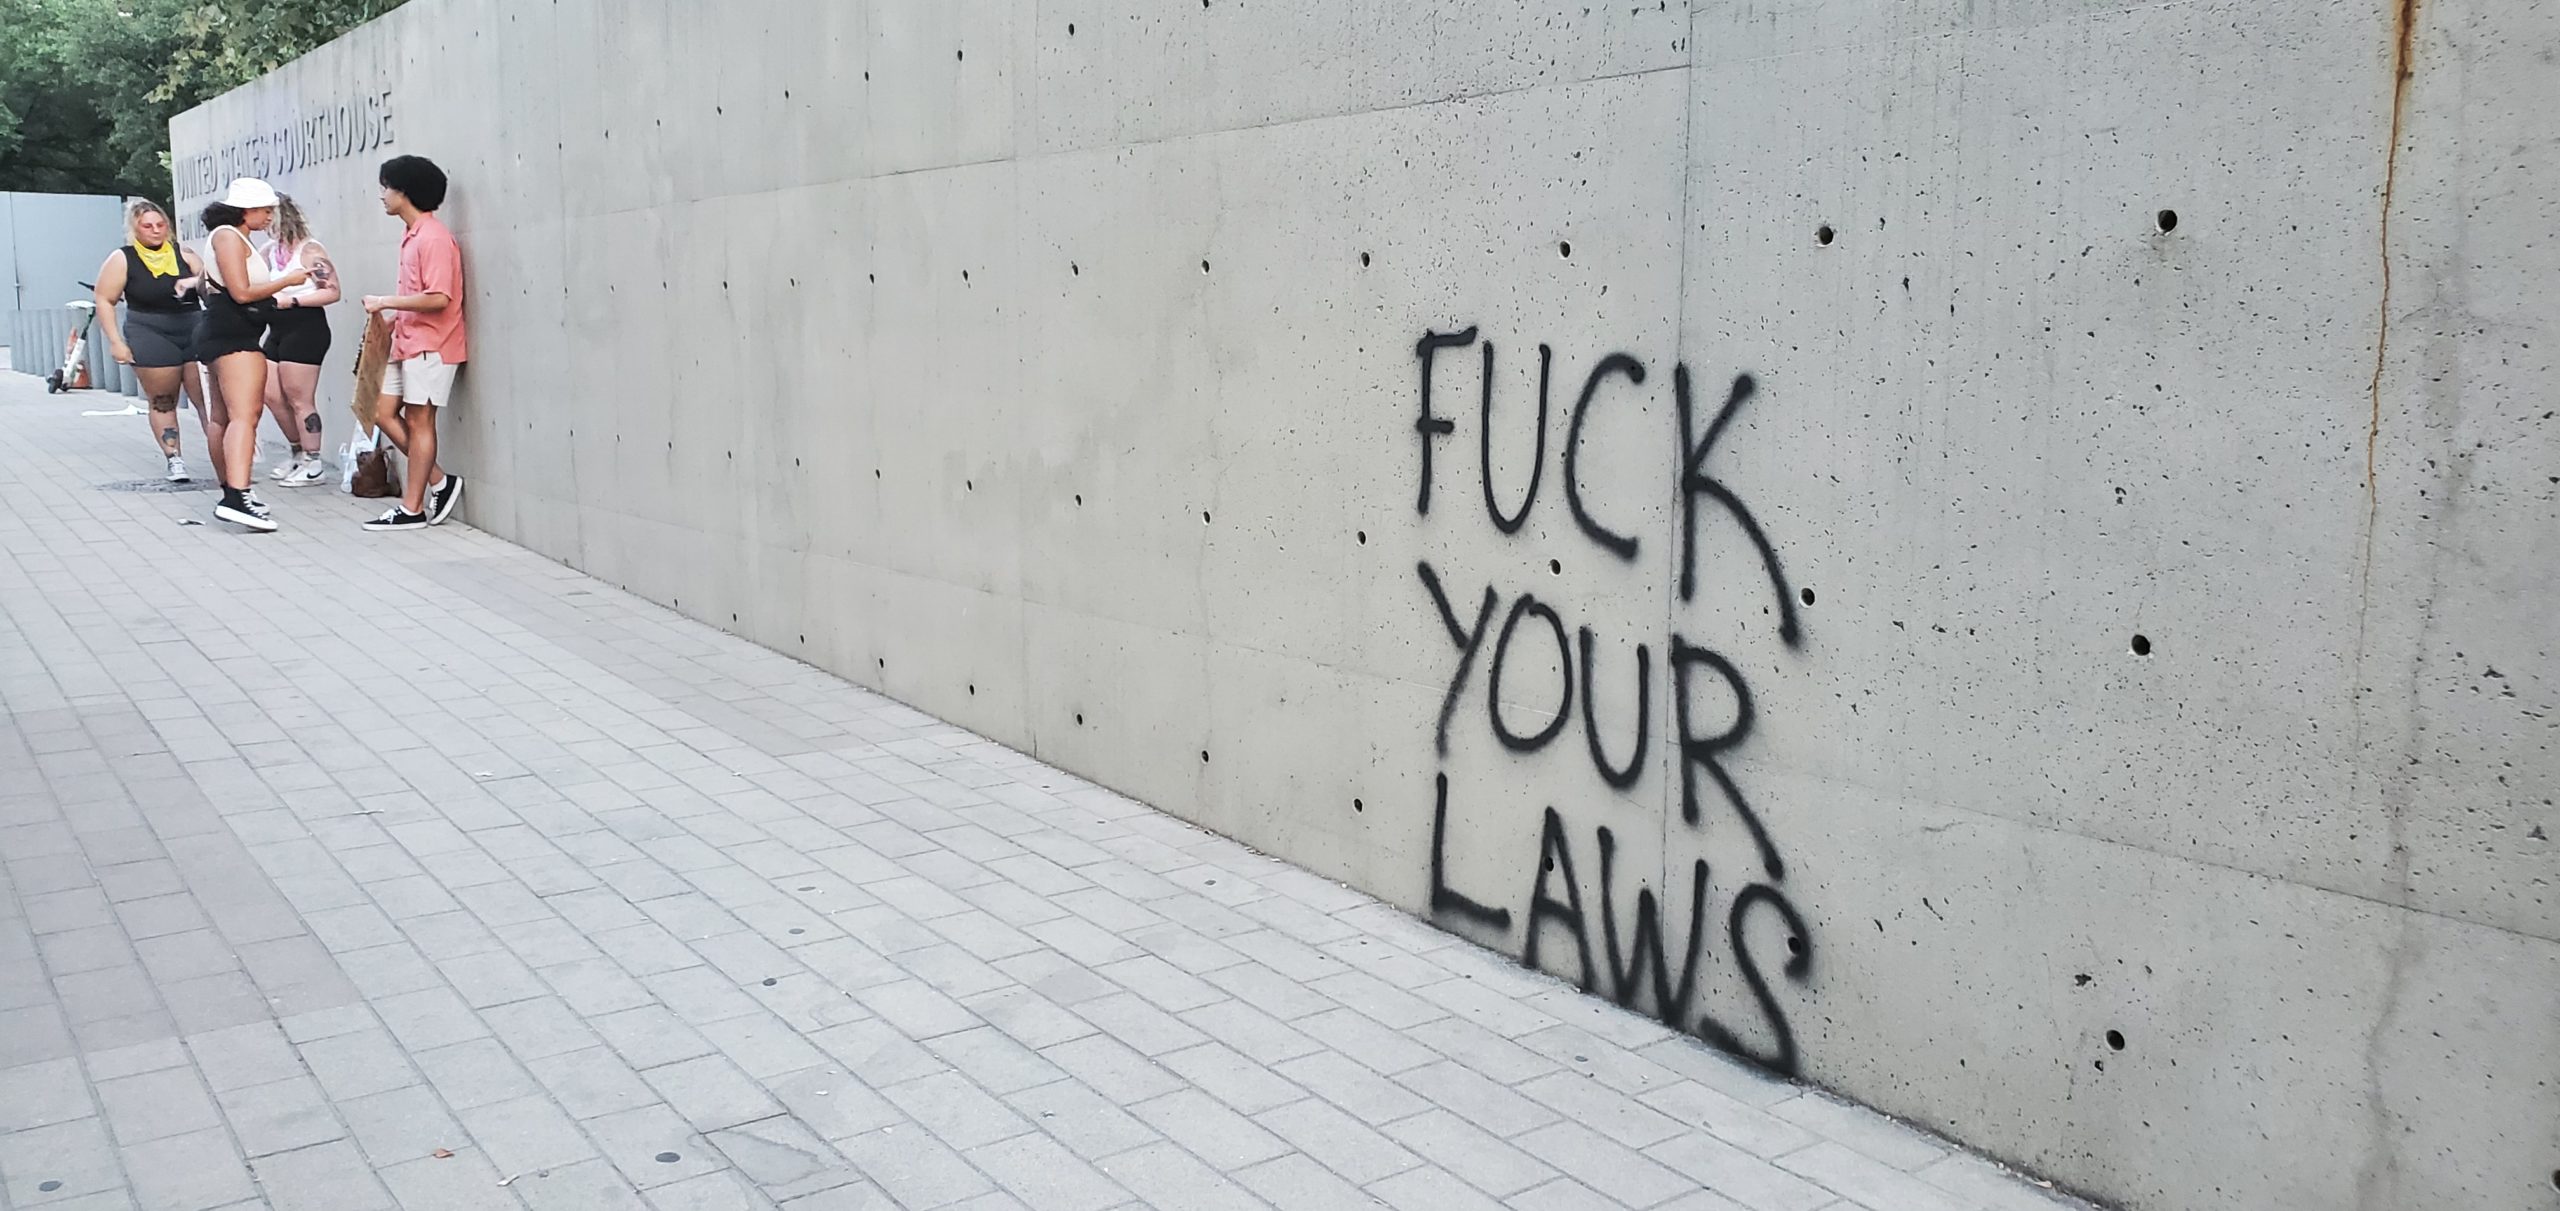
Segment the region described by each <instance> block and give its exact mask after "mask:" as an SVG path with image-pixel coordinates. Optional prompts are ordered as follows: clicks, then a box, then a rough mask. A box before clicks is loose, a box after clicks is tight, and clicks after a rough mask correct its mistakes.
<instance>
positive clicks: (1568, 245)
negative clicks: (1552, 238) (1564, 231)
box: [1556, 240, 1573, 257]
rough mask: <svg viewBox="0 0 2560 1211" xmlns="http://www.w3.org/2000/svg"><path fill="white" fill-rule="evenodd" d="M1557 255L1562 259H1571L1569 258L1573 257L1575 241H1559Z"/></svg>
mask: <svg viewBox="0 0 2560 1211" xmlns="http://www.w3.org/2000/svg"><path fill="white" fill-rule="evenodd" d="M1556 255H1557V256H1560V257H1569V256H1572V255H1573V241H1571V240H1558V241H1556Z"/></svg>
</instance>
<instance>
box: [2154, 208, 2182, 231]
mask: <svg viewBox="0 0 2560 1211" xmlns="http://www.w3.org/2000/svg"><path fill="white" fill-rule="evenodd" d="M2151 219H2152V221H2153V222H2155V223H2158V224H2159V225H2160V230H2162V231H2176V230H2177V229H2178V212H2177V211H2174V210H2163V211H2161V212H2160V213H2158V214H2156V215H2153V216H2151Z"/></svg>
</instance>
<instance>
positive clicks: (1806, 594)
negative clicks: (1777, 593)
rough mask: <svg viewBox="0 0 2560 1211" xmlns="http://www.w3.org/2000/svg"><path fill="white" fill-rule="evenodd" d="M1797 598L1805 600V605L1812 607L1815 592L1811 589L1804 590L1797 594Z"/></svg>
mask: <svg viewBox="0 0 2560 1211" xmlns="http://www.w3.org/2000/svg"><path fill="white" fill-rule="evenodd" d="M1796 596H1797V597H1799V598H1801V599H1803V601H1804V603H1805V604H1806V605H1812V604H1813V590H1811V589H1804V590H1801V591H1799V592H1798V593H1797V594H1796Z"/></svg>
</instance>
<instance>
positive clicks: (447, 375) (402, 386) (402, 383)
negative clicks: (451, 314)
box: [382, 353, 462, 408]
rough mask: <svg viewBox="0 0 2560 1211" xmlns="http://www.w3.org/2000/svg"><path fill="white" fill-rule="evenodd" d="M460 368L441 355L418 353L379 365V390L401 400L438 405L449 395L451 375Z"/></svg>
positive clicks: (432, 406) (403, 401)
mask: <svg viewBox="0 0 2560 1211" xmlns="http://www.w3.org/2000/svg"><path fill="white" fill-rule="evenodd" d="M460 369H462V367H460V366H448V365H446V364H445V360H444V358H443V356H442V355H439V354H434V353H421V354H419V355H418V356H416V357H412V358H406V359H403V360H401V361H396V362H393V363H391V364H390V365H388V366H384V367H383V368H382V393H383V394H384V395H396V396H398V397H400V402H401V403H404V404H421V405H424V406H426V407H429V408H441V407H443V406H445V404H446V403H447V402H449V401H450V400H452V399H453V376H454V372H456V371H458V370H460Z"/></svg>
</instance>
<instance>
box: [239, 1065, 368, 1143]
mask: <svg viewBox="0 0 2560 1211" xmlns="http://www.w3.org/2000/svg"><path fill="white" fill-rule="evenodd" d="M215 1100H216V1101H217V1102H218V1103H219V1104H220V1105H221V1107H222V1113H223V1117H224V1118H226V1119H228V1120H229V1121H230V1123H231V1134H232V1137H233V1138H234V1139H236V1140H238V1141H239V1144H240V1153H241V1155H243V1156H247V1157H252V1158H255V1157H261V1156H266V1155H268V1154H270V1153H275V1152H290V1151H292V1150H294V1149H296V1148H307V1147H310V1146H311V1145H313V1144H325V1143H327V1142H329V1141H330V1140H334V1139H342V1138H344V1137H345V1136H346V1134H347V1130H346V1128H345V1127H343V1126H340V1125H339V1123H338V1116H337V1114H336V1113H335V1112H334V1111H333V1110H332V1109H331V1108H330V1106H329V1099H328V1097H327V1096H326V1095H324V1094H322V1093H321V1092H320V1085H319V1083H318V1082H316V1081H314V1080H312V1079H311V1078H310V1077H307V1076H295V1077H288V1078H286V1079H284V1080H281V1081H272V1082H269V1083H267V1084H264V1085H248V1086H244V1087H241V1088H238V1089H233V1090H229V1091H227V1092H224V1093H222V1094H220V1095H218V1096H217V1097H216V1099H215Z"/></svg>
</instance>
